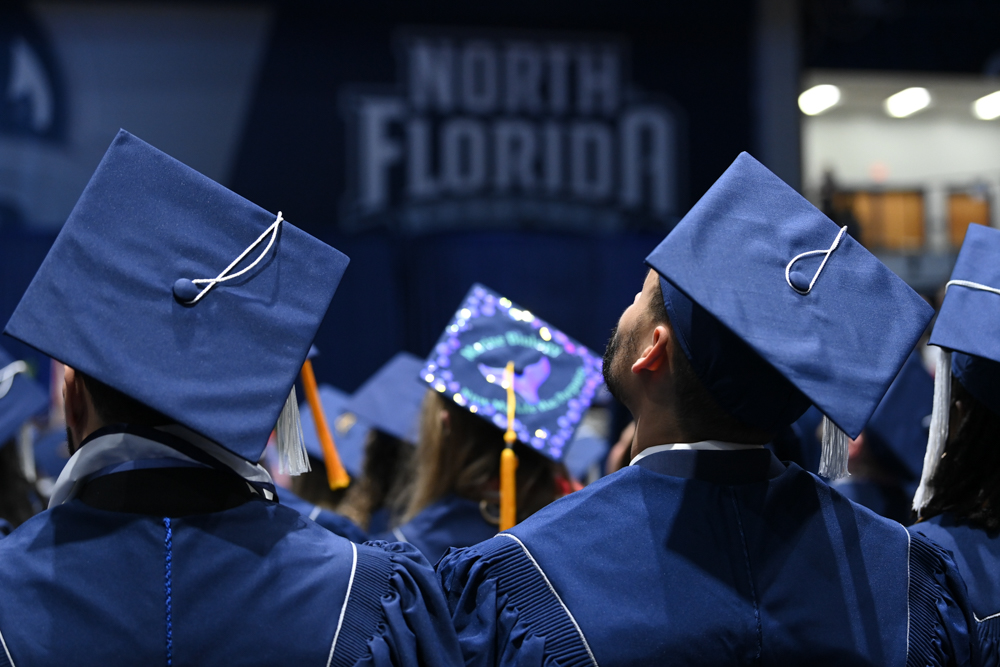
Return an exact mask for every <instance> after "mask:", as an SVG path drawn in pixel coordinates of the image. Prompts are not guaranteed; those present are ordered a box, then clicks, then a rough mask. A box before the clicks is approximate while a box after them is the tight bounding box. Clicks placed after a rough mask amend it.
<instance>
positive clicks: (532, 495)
mask: <svg viewBox="0 0 1000 667" xmlns="http://www.w3.org/2000/svg"><path fill="white" fill-rule="evenodd" d="M445 415H446V417H445ZM504 446H505V443H504V439H503V432H502V431H501V430H500V429H498V428H497V427H495V426H493V425H492V424H490V423H489V422H487V421H486V420H484V419H481V418H480V417H477V416H476V415H474V414H472V413H471V412H469V411H468V410H466V409H465V408H463V407H460V406H458V405H456V404H455V403H453V402H452V401H449V400H447V399H445V398H443V397H442V396H441V395H440V394H438V393H437V392H427V397H426V398H425V399H424V404H423V412H422V414H421V420H420V440H419V443H418V444H417V451H416V455H415V456H414V461H413V463H414V470H413V483H412V486H411V487H410V489H409V492H408V494H407V495H408V502H407V508H406V514H405V516H404V520H408V519H410V518H412V517H414V516H415V515H417V514H418V513H420V511H421V510H423V509H424V508H426V507H427V506H428V505H430V504H432V503H434V502H436V501H438V500H440V499H441V498H444V497H445V496H447V495H451V494H454V495H457V496H460V497H462V498H467V499H469V500H480V501H482V500H486V501H487V502H490V503H493V502H495V501H496V498H497V481H498V479H499V476H500V452H501V450H502V449H503V448H504ZM515 447H516V450H517V455H518V458H519V459H520V462H519V464H518V469H517V488H518V499H517V508H518V520H519V521H520V520H523V519H524V518H527V517H528V516H530V515H531V514H534V513H535V512H536V511H538V510H539V509H541V508H542V507H544V506H545V505H547V504H548V503H550V502H552V501H553V500H555V498H556V495H557V492H556V485H555V478H554V466H553V464H552V463H551V462H550V461H549V460H548V459H546V458H545V457H544V456H542V455H541V454H539V453H537V452H535V451H534V450H532V449H530V448H528V447H525V446H523V445H521V444H520V443H518V444H516V445H515Z"/></svg>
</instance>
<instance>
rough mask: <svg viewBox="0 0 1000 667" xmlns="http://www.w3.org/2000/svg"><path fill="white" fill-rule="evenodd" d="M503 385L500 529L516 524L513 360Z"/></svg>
mask: <svg viewBox="0 0 1000 667" xmlns="http://www.w3.org/2000/svg"><path fill="white" fill-rule="evenodd" d="M503 387H504V388H505V389H506V390H507V432H506V433H504V434H503V439H504V442H506V443H507V446H506V447H504V449H503V452H501V454H500V530H507V529H508V528H513V527H514V526H515V525H516V524H517V454H515V453H514V443H515V442H517V434H516V433H514V412H515V409H516V407H517V397H516V396H515V395H514V362H513V361H510V362H507V368H505V369H504V372H503Z"/></svg>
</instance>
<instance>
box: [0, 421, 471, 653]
mask: <svg viewBox="0 0 1000 667" xmlns="http://www.w3.org/2000/svg"><path fill="white" fill-rule="evenodd" d="M150 437H151V438H154V437H155V436H150ZM98 442H99V439H98V440H95V441H94V442H92V443H88V444H86V445H85V446H84V447H83V448H82V449H81V450H80V452H78V454H83V453H84V452H86V451H87V448H88V447H89V446H90V445H91V444H97V443H98ZM140 444H141V443H140ZM147 444H148V443H147ZM125 446H126V447H128V448H129V449H130V451H133V450H134V451H138V452H139V453H140V454H141V453H142V452H141V450H142V446H137V445H136V443H135V442H134V441H132V442H129V441H127V440H126V442H125ZM116 451H118V450H116ZM71 463H72V462H71ZM133 463H134V465H132V466H124V467H122V466H116V468H117V472H112V473H107V472H100V473H97V474H91V475H86V476H84V477H82V478H81V480H80V481H79V483H78V484H76V485H75V487H74V488H75V490H74V493H73V494H71V497H70V498H69V499H67V500H65V502H63V503H62V504H59V505H57V506H55V507H52V508H50V509H49V510H47V511H45V512H43V513H41V514H39V515H37V516H35V517H33V518H32V519H30V520H29V521H27V522H26V523H24V524H23V525H22V526H20V527H19V529H18V530H17V531H15V532H14V533H12V534H11V535H10V536H9V537H6V538H4V539H3V540H0V638H2V650H0V665H3V666H4V667H6V666H7V665H18V666H20V665H57V664H67V665H68V664H73V665H95V666H96V665H121V664H133V665H138V664H141V665H177V666H180V665H317V666H319V667H322V666H324V665H355V664H364V665H418V664H419V665H439V664H443V665H454V664H458V663H459V661H460V659H461V658H460V655H459V652H458V645H457V642H456V640H455V637H454V630H453V629H452V628H451V626H450V618H449V616H448V610H447V607H446V606H445V602H444V598H443V596H442V594H441V590H440V588H439V587H438V584H437V582H436V580H435V578H434V574H433V571H432V570H431V569H430V567H429V566H428V564H427V563H426V561H425V560H424V558H423V557H422V556H421V555H420V554H419V553H418V552H417V551H416V550H415V549H413V548H412V547H410V546H408V545H404V544H384V543H377V544H368V545H357V544H353V543H351V542H349V541H348V540H345V539H343V538H341V537H338V536H336V535H334V534H333V533H331V532H329V531H327V530H325V529H323V528H321V527H320V526H318V525H317V524H316V523H314V522H312V521H310V520H308V519H306V518H305V517H303V516H302V515H301V514H299V513H298V512H296V511H295V510H293V509H290V508H288V507H285V506H283V505H281V504H279V503H277V502H272V501H268V500H266V499H265V498H264V497H262V496H261V495H260V494H257V493H256V492H254V491H252V490H251V487H252V485H251V484H249V483H248V482H247V481H246V480H245V479H243V478H240V477H236V476H234V475H232V474H228V475H227V473H225V472H224V471H222V470H220V469H213V468H206V467H205V466H193V465H190V464H187V463H184V462H183V461H181V460H180V459H170V460H168V459H162V458H155V457H153V458H148V457H147V458H142V457H141V456H140V457H139V460H137V461H135V462H133ZM182 463H183V465H181V464H182ZM64 474H66V473H65V472H64ZM265 495H266V494H265ZM203 510H211V511H203ZM171 514H174V516H171Z"/></svg>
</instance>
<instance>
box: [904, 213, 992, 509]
mask: <svg viewBox="0 0 1000 667" xmlns="http://www.w3.org/2000/svg"><path fill="white" fill-rule="evenodd" d="M998 325H1000V230H996V229H992V228H990V227H984V226H983V225H977V224H971V225H969V230H968V231H967V232H966V233H965V241H963V243H962V249H961V250H960V251H959V253H958V260H957V261H956V262H955V268H954V269H953V270H952V272H951V279H950V280H949V281H948V284H947V286H946V292H945V296H944V301H943V302H942V303H941V312H940V313H938V318H937V321H936V322H935V323H934V330H933V331H932V332H931V338H930V341H929V344H930V345H937V346H938V347H940V348H942V349H943V350H944V352H943V353H942V354H941V356H940V357H939V359H938V363H937V368H936V371H935V373H934V414H933V418H932V419H931V428H930V436H929V437H928V440H927V452H926V453H925V455H924V471H923V474H922V475H921V477H920V487H919V488H918V489H917V493H916V495H915V496H914V498H913V508H914V509H915V510H917V511H918V512H919V511H920V510H921V509H923V508H924V507H925V506H926V504H927V502H929V501H930V498H931V496H930V488H929V482H930V479H931V478H932V477H933V475H934V471H935V470H936V469H937V463H938V461H939V460H940V459H941V456H942V454H943V453H944V446H945V442H946V441H947V437H948V416H949V412H950V409H951V376H952V374H954V375H955V377H957V378H958V381H959V382H961V383H962V386H963V387H965V388H966V389H967V390H968V392H969V393H970V394H972V395H973V396H974V397H975V398H976V399H977V400H978V401H979V402H981V403H982V404H983V405H985V406H986V407H987V408H989V409H990V410H992V411H993V412H995V413H997V414H1000V341H998V340H997V334H996V332H997V327H998Z"/></svg>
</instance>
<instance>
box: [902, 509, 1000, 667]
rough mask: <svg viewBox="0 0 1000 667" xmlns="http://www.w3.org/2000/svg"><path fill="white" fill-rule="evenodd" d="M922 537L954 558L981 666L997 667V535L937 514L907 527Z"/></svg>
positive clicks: (999, 557)
mask: <svg viewBox="0 0 1000 667" xmlns="http://www.w3.org/2000/svg"><path fill="white" fill-rule="evenodd" d="M910 531H911V532H913V533H918V534H922V535H926V536H927V537H929V538H931V539H932V540H934V541H935V542H937V543H938V544H940V545H941V546H942V547H944V548H945V549H947V550H948V551H950V552H951V553H952V554H953V555H954V557H955V564H956V565H958V571H959V573H961V575H962V578H963V579H964V580H965V583H966V585H967V586H968V587H969V600H970V601H971V603H972V611H973V612H974V613H975V617H976V625H977V627H978V629H979V640H980V642H981V644H982V649H983V664H986V665H989V666H990V667H997V666H998V665H1000V533H993V534H991V533H987V532H986V531H985V530H983V529H982V528H977V527H974V526H970V525H969V524H967V523H965V522H962V521H956V520H955V517H954V515H952V514H947V513H946V514H939V515H938V516H936V517H933V518H932V519H928V520H927V521H921V522H920V523H918V524H915V525H913V526H911V527H910Z"/></svg>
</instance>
